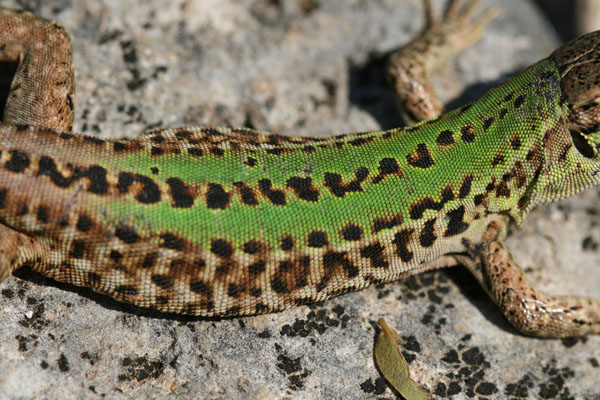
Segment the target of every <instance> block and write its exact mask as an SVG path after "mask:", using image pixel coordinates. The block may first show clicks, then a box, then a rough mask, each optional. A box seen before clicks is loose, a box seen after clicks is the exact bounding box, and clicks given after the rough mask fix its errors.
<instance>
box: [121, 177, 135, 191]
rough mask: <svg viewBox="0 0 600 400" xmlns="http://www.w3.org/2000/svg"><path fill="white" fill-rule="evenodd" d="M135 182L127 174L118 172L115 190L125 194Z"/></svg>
mask: <svg viewBox="0 0 600 400" xmlns="http://www.w3.org/2000/svg"><path fill="white" fill-rule="evenodd" d="M134 182H135V177H134V175H133V174H131V173H129V172H119V178H118V182H117V189H118V190H119V193H127V191H128V190H129V187H130V186H131V185H133V183H134Z"/></svg>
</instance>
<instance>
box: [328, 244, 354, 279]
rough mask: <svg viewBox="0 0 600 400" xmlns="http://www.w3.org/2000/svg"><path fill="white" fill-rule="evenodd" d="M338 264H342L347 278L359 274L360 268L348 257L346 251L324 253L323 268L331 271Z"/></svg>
mask: <svg viewBox="0 0 600 400" xmlns="http://www.w3.org/2000/svg"><path fill="white" fill-rule="evenodd" d="M336 266H341V267H342V268H343V269H344V272H346V278H348V279H352V278H355V277H356V276H358V268H357V267H356V266H355V265H354V264H353V263H352V262H351V261H350V260H349V259H348V254H347V253H345V252H337V251H328V252H327V253H325V254H323V268H324V269H325V271H328V272H331V271H333V270H334V269H335V267H336Z"/></svg>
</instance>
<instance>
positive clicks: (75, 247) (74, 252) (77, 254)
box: [69, 240, 85, 258]
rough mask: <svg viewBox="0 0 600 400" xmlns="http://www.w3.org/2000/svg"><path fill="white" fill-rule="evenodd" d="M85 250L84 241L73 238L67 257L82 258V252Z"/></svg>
mask: <svg viewBox="0 0 600 400" xmlns="http://www.w3.org/2000/svg"><path fill="white" fill-rule="evenodd" d="M84 250H85V242H84V241H83V240H73V244H72V246H71V251H70V252H69V257H73V258H83V252H84Z"/></svg>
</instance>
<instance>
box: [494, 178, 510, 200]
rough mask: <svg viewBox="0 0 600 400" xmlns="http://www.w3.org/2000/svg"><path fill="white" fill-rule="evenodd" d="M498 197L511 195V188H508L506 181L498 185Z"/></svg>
mask: <svg viewBox="0 0 600 400" xmlns="http://www.w3.org/2000/svg"><path fill="white" fill-rule="evenodd" d="M496 197H506V198H509V197H510V189H509V188H508V185H507V184H506V182H500V183H499V184H498V185H497V186H496Z"/></svg>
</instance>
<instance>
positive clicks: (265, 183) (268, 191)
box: [258, 178, 287, 206]
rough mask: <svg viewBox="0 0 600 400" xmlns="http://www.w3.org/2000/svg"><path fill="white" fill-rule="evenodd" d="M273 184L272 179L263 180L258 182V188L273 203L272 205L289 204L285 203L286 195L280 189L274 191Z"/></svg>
mask: <svg viewBox="0 0 600 400" xmlns="http://www.w3.org/2000/svg"><path fill="white" fill-rule="evenodd" d="M272 186H273V183H272V182H271V180H270V179H266V178H265V179H261V180H260V181H258V187H259V189H260V191H261V192H262V194H263V195H264V196H266V197H267V199H269V201H271V203H273V204H275V205H277V206H285V205H286V204H287V202H286V201H285V193H283V191H281V190H279V189H272Z"/></svg>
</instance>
